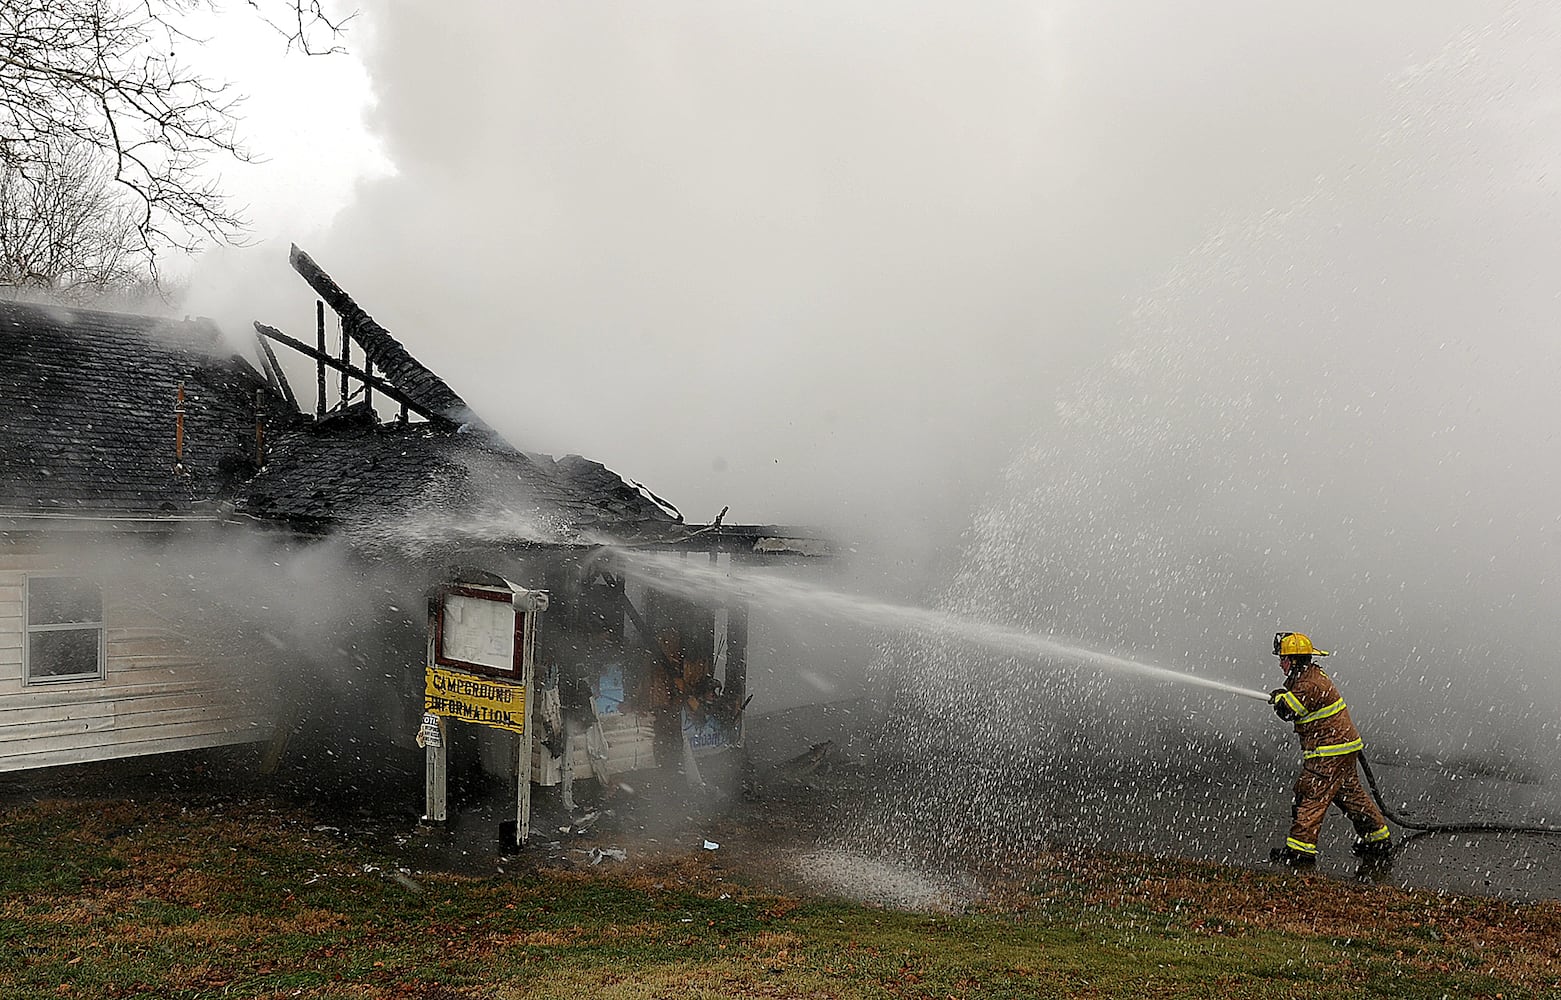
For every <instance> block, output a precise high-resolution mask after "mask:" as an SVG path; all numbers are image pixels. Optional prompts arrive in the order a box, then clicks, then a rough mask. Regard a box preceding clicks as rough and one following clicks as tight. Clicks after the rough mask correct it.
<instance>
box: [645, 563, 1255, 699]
mask: <svg viewBox="0 0 1561 1000" xmlns="http://www.w3.org/2000/svg"><path fill="white" fill-rule="evenodd" d="M615 555H616V558H617V559H618V560H619V562H621V563H622V564H624V565H625V566H626V567H628V568H630V569H631V570H633V571H635V572H636V573H638V574H639V575H642V576H646V577H649V578H652V579H653V580H654V581H655V583H656V585H657V586H658V587H660V588H662V589H667V590H673V591H677V592H679V593H681V594H683V595H684V596H686V597H693V598H702V599H705V600H707V601H709V600H715V601H721V600H729V599H731V598H733V597H738V598H741V599H743V600H745V601H747V602H749V603H751V604H754V605H757V606H760V607H763V608H767V609H770V610H780V611H788V612H796V611H808V612H815V613H819V614H823V615H827V616H829V617H831V618H833V619H836V620H847V621H851V622H855V623H857V624H859V625H865V626H868V627H870V628H874V629H882V630H885V631H888V632H899V633H912V634H918V635H925V636H929V637H933V638H936V639H941V640H944V641H957V642H961V643H965V644H968V645H971V646H978V647H982V648H984V649H987V650H989V651H991V652H994V653H999V654H1003V655H1007V656H1016V657H1024V658H1027V659H1032V660H1061V661H1064V662H1068V663H1075V664H1082V665H1085V666H1090V667H1094V668H1097V669H1099V670H1104V671H1109V672H1112V673H1120V674H1127V675H1132V676H1135V677H1139V678H1142V679H1145V680H1157V681H1166V682H1174V683H1177V684H1191V685H1195V686H1197V687H1202V688H1208V689H1210V690H1214V691H1220V692H1222V693H1224V694H1232V695H1238V696H1240V697H1243V698H1255V699H1257V700H1259V701H1267V700H1268V695H1267V694H1265V693H1263V692H1262V691H1256V690H1253V689H1251V688H1244V687H1240V686H1238V685H1235V684H1230V683H1227V682H1225V681H1221V680H1217V679H1215V678H1211V677H1203V676H1200V675H1198V674H1194V673H1187V672H1184V671H1179V670H1171V669H1168V668H1166V667H1161V666H1156V665H1154V664H1150V663H1144V662H1141V661H1139V660H1135V659H1130V658H1128V657H1125V656H1120V655H1117V654H1115V653H1109V652H1104V651H1102V650H1099V649H1092V648H1090V647H1088V646H1081V645H1078V644H1077V643H1072V642H1068V641H1066V640H1064V639H1061V638H1059V637H1057V636H1054V635H1041V634H1037V633H1035V632H1028V631H1024V630H1021V629H1016V628H1009V627H1006V626H1003V625H998V624H995V623H993V622H986V621H981V620H980V619H977V618H974V617H971V616H968V615H960V614H955V613H953V612H950V611H938V610H933V609H931V608H917V607H910V606H907V605H902V604H890V603H887V602H884V601H877V600H873V599H871V598H866V597H860V596H857V595H855V594H846V593H842V592H840V591H835V590H829V589H827V588H824V587H819V586H815V585H813V584H811V583H807V582H805V581H800V580H792V579H787V578H785V577H781V576H776V575H774V574H771V573H764V572H758V571H754V570H749V569H743V568H740V567H731V566H726V567H715V566H712V565H710V564H709V563H705V562H699V561H695V560H692V559H684V558H680V557H678V556H672V555H659V554H650V553H644V552H635V551H632V550H619V551H617V552H616V553H615Z"/></svg>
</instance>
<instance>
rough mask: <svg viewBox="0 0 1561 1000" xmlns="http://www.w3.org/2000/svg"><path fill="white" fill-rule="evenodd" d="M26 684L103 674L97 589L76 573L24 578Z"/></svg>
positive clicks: (99, 608)
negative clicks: (25, 580)
mask: <svg viewBox="0 0 1561 1000" xmlns="http://www.w3.org/2000/svg"><path fill="white" fill-rule="evenodd" d="M26 607H27V658H26V665H25V668H24V669H25V674H26V677H27V683H28V684H52V683H57V682H59V681H82V680H95V679H97V678H100V677H102V676H103V655H104V650H103V595H102V593H101V592H100V591H99V590H98V585H97V584H95V583H93V582H92V581H90V580H84V579H82V578H81V577H77V576H29V577H28V578H27V596H26Z"/></svg>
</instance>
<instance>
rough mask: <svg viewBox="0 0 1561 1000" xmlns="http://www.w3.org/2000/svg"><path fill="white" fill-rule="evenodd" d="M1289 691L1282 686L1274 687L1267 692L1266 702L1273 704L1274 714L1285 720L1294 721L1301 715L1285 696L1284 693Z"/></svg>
mask: <svg viewBox="0 0 1561 1000" xmlns="http://www.w3.org/2000/svg"><path fill="white" fill-rule="evenodd" d="M1289 693H1290V692H1288V691H1286V690H1285V689H1284V688H1274V690H1272V691H1270V692H1268V703H1269V704H1270V705H1272V706H1274V714H1275V715H1277V716H1279V717H1280V718H1281V719H1283V720H1285V721H1286V722H1294V721H1295V720H1296V719H1299V718H1300V717H1301V716H1300V714H1299V713H1297V712H1296V710H1295V708H1294V706H1292V705H1291V704H1290V703H1289V700H1288V699H1286V698H1285V695H1287V694H1289Z"/></svg>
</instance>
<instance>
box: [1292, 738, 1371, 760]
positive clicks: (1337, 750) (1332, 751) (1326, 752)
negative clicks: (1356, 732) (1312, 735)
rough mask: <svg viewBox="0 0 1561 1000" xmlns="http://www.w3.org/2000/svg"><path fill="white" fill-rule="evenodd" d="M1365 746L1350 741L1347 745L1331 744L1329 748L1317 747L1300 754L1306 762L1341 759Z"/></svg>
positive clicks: (1357, 741) (1358, 742) (1358, 741)
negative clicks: (1313, 759) (1324, 758)
mask: <svg viewBox="0 0 1561 1000" xmlns="http://www.w3.org/2000/svg"><path fill="white" fill-rule="evenodd" d="M1363 746H1365V744H1364V743H1362V742H1361V741H1360V740H1350V741H1349V742H1348V743H1333V744H1330V745H1329V746H1325V747H1318V748H1317V749H1316V750H1308V751H1306V753H1304V754H1302V756H1303V757H1305V758H1306V759H1307V760H1311V759H1312V758H1313V757H1342V756H1344V755H1345V754H1347V753H1354V752H1355V751H1357V750H1359V749H1360V748H1361V747H1363Z"/></svg>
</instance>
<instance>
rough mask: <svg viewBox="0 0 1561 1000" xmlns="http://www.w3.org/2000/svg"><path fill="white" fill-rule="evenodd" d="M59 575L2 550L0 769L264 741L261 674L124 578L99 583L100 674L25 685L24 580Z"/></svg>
mask: <svg viewBox="0 0 1561 1000" xmlns="http://www.w3.org/2000/svg"><path fill="white" fill-rule="evenodd" d="M60 571H64V570H63V568H62V567H61V566H60V565H59V564H58V563H57V562H56V561H55V560H53V559H51V558H50V557H48V556H47V555H18V554H11V553H5V552H0V771H16V770H22V769H27V768H37V767H51V766H55V765H60V764H75V763H81V762H85V761H98V760H108V759H114V758H119V757H131V756H136V755H140V754H151V753H164V752H168V751H174V750H193V749H198V748H205V747H216V746H225V745H230V744H235V743H246V742H259V741H264V740H267V739H269V738H270V737H271V733H272V730H273V728H274V726H275V719H274V711H273V709H272V706H271V699H270V692H269V690H268V687H269V686H270V685H268V683H267V677H266V675H265V674H264V673H263V672H261V671H258V670H256V669H255V667H254V665H253V661H249V660H247V659H246V660H245V661H243V662H240V661H238V660H237V659H236V658H234V657H231V656H228V657H224V656H223V655H221V654H218V653H215V652H214V651H212V650H211V649H208V648H202V644H200V643H197V642H195V641H192V639H191V638H190V637H188V636H186V635H182V634H180V631H179V630H178V627H177V625H176V623H177V621H178V617H177V609H176V608H153V607H152V606H151V605H150V604H149V603H148V595H152V599H155V598H156V596H157V595H156V594H155V592H156V591H157V590H158V588H156V587H147V586H140V587H137V586H134V585H133V583H132V582H131V581H129V580H125V579H115V580H105V581H101V586H102V591H103V620H104V639H105V643H106V647H107V660H106V672H105V676H104V677H102V678H100V679H90V680H83V681H71V682H64V683H55V684H43V685H36V684H35V685H32V686H27V685H26V684H25V683H24V677H23V665H22V658H23V647H24V645H25V643H26V621H25V620H24V618H23V613H24V612H23V595H24V588H25V580H26V574H28V573H29V572H35V573H47V572H60Z"/></svg>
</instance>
